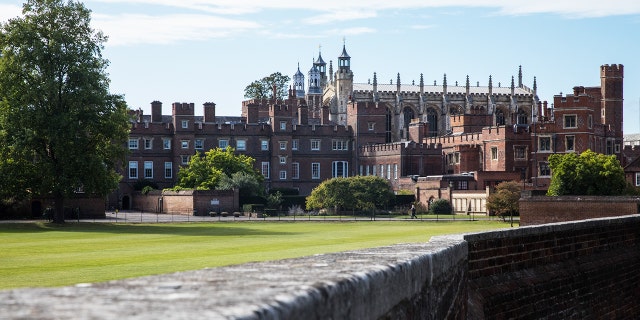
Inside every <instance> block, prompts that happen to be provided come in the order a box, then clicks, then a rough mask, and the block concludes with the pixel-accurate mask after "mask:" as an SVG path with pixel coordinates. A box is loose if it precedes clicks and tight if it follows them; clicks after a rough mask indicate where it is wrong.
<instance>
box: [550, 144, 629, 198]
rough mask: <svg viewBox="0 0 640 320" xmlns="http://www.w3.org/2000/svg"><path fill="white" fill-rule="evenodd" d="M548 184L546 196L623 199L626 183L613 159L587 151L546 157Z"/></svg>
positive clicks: (621, 170) (616, 162)
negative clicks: (549, 176) (614, 197)
mask: <svg viewBox="0 0 640 320" xmlns="http://www.w3.org/2000/svg"><path fill="white" fill-rule="evenodd" d="M549 167H550V168H551V172H552V175H551V183H550V184H549V190H548V191H547V195H549V196H561V195H622V194H624V193H625V190H626V186H627V182H626V180H625V176H624V169H623V168H622V166H621V165H620V162H619V161H618V159H617V158H616V156H615V155H604V154H601V153H596V152H593V151H591V150H587V151H585V152H583V153H581V154H580V155H578V154H575V153H567V154H553V155H550V156H549Z"/></svg>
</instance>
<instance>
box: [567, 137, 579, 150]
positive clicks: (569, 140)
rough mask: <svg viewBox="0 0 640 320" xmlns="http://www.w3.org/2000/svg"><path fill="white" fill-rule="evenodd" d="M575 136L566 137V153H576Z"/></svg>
mask: <svg viewBox="0 0 640 320" xmlns="http://www.w3.org/2000/svg"><path fill="white" fill-rule="evenodd" d="M575 141H576V137H575V136H566V137H564V146H565V147H566V151H567V152H569V151H575Z"/></svg>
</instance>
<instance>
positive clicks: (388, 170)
mask: <svg viewBox="0 0 640 320" xmlns="http://www.w3.org/2000/svg"><path fill="white" fill-rule="evenodd" d="M389 179H391V164H387V180H389Z"/></svg>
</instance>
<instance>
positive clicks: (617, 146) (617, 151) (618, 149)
mask: <svg viewBox="0 0 640 320" xmlns="http://www.w3.org/2000/svg"><path fill="white" fill-rule="evenodd" d="M616 153H620V144H619V143H616Z"/></svg>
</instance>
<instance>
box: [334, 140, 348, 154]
mask: <svg viewBox="0 0 640 320" xmlns="http://www.w3.org/2000/svg"><path fill="white" fill-rule="evenodd" d="M331 150H334V151H337V150H349V142H348V141H345V140H339V139H333V140H331Z"/></svg>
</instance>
